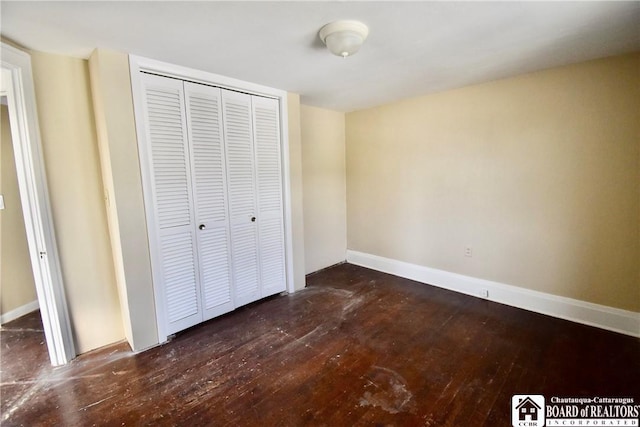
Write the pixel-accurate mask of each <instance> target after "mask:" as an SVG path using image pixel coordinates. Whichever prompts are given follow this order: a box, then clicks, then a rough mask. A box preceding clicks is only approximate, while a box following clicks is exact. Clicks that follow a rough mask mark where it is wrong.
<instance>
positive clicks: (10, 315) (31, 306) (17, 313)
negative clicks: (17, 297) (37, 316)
mask: <svg viewBox="0 0 640 427" xmlns="http://www.w3.org/2000/svg"><path fill="white" fill-rule="evenodd" d="M39 308H40V304H38V300H35V301H31V302H29V303H26V304H25V305H23V306H20V307H18V308H14V309H13V310H11V311H7V312H6V313H5V314H3V315H2V316H0V325H4V324H5V323H7V322H11V321H12V320H16V319H17V318H18V317H22V316H24V315H25V314H29V313H31V312H32V311H36V310H37V309H39Z"/></svg>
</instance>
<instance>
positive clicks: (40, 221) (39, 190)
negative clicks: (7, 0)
mask: <svg viewBox="0 0 640 427" xmlns="http://www.w3.org/2000/svg"><path fill="white" fill-rule="evenodd" d="M1 90H2V95H6V96H7V104H8V107H9V117H10V122H11V137H12V139H13V146H14V153H15V160H16V171H17V174H18V187H19V189H20V199H21V201H22V211H23V214H24V224H25V229H26V234H27V241H28V246H29V254H30V257H31V266H32V268H33V275H34V281H35V285H36V293H37V295H38V302H39V304H40V313H41V315H42V323H43V327H44V334H45V338H46V341H47V348H48V350H49V357H50V358H51V363H52V364H53V365H54V366H57V365H63V364H65V363H67V362H69V361H70V360H71V359H73V358H74V357H75V356H76V352H75V346H74V341H73V334H72V330H71V322H70V319H69V311H68V308H67V301H66V297H65V293H64V285H63V281H62V272H61V269H60V259H59V257H58V250H57V246H56V238H55V233H54V228H53V218H52V216H51V206H50V203H49V192H48V188H47V179H46V174H45V168H44V161H43V155H42V145H41V142H40V130H39V125H38V115H37V111H36V103H35V92H34V86H33V76H32V72H31V56H30V55H29V54H28V53H26V52H23V51H21V50H19V49H16V48H14V47H12V46H9V45H7V44H6V43H2V88H1Z"/></svg>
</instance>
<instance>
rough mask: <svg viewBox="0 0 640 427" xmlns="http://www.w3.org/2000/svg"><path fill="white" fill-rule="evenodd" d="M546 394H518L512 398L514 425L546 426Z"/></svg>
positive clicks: (514, 426)
mask: <svg viewBox="0 0 640 427" xmlns="http://www.w3.org/2000/svg"><path fill="white" fill-rule="evenodd" d="M544 421H545V419H544V396H542V395H537V394H529V395H527V394H516V395H514V396H513V397H512V398H511V424H512V425H513V427H544Z"/></svg>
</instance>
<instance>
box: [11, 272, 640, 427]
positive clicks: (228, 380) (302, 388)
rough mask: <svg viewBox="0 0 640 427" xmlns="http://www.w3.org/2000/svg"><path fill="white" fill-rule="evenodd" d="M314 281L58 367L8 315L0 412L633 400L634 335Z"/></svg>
mask: <svg viewBox="0 0 640 427" xmlns="http://www.w3.org/2000/svg"><path fill="white" fill-rule="evenodd" d="M307 282H308V285H309V287H308V288H307V289H305V290H303V291H301V292H298V293H296V294H294V295H289V296H277V297H273V298H270V299H267V300H264V301H261V302H258V303H255V304H253V305H251V306H249V307H245V308H241V309H239V310H236V311H235V312H233V313H231V314H228V315H226V316H223V317H221V318H218V319H214V320H211V321H209V322H207V323H204V324H202V325H199V326H197V327H194V328H192V329H190V330H188V331H185V332H183V333H181V334H178V336H177V337H176V338H175V339H174V340H172V341H171V342H169V343H167V344H165V345H163V346H160V347H156V348H154V349H151V350H148V351H146V352H144V353H141V354H135V355H134V354H132V353H131V352H130V351H129V349H128V346H127V345H126V344H124V343H121V344H117V345H114V346H110V347H106V348H103V349H100V350H97V351H94V352H91V353H88V354H85V355H82V356H80V357H78V358H77V359H75V360H74V361H73V362H72V363H70V364H69V365H67V366H64V367H61V368H51V367H49V366H48V364H47V359H46V354H45V356H44V359H43V358H42V357H41V356H35V355H34V354H33V351H34V350H33V348H38V349H39V350H38V351H41V352H44V351H46V350H45V347H44V345H43V344H41V343H42V336H41V335H40V338H37V337H36V338H35V339H34V340H33V344H27V343H26V341H25V343H23V344H19V343H18V341H17V340H16V338H17V336H18V335H20V334H21V333H19V332H16V329H19V327H18V326H16V324H15V322H20V319H19V320H18V321H15V322H14V323H12V324H9V325H6V327H5V328H3V330H2V337H1V339H2V354H1V356H2V362H1V363H2V364H1V368H2V372H1V375H2V378H1V388H0V392H1V394H2V396H1V406H0V408H1V410H2V415H1V420H2V425H7V426H18V425H24V426H41V425H51V426H90V425H109V426H132V425H133V426H138V425H179V426H200V425H212V426H244V425H246V426H305V425H315V426H354V425H385V426H387V425H393V426H413V425H421V426H481V425H486V426H509V425H510V424H511V423H510V416H511V415H510V400H511V396H512V395H513V394H544V395H546V396H553V395H556V396H594V395H598V396H630V397H635V398H636V401H639V400H640V388H639V386H638V384H640V363H639V360H640V340H638V339H635V338H632V337H627V336H623V335H619V334H615V333H611V332H606V331H602V330H599V329H595V328H591V327H587V326H583V325H577V324H574V323H570V322H566V321H562V320H558V319H553V318H549V317H545V316H542V315H538V314H534V313H530V312H526V311H523V310H518V309H515V308H511V307H507V306H503V305H500V304H495V303H491V302H488V301H484V300H481V299H477V298H472V297H468V296H464V295H460V294H456V293H453V292H449V291H445V290H441V289H438V288H434V287H431V286H426V285H423V284H419V283H416V282H412V281H409V280H405V279H401V278H398V277H394V276H390V275H386V274H382V273H378V272H375V271H371V270H367V269H364V268H361V267H356V266H353V265H348V264H343V265H340V266H336V267H333V268H330V269H327V270H324V271H322V272H320V273H316V274H313V275H311V276H309V277H308V278H307ZM29 328H30V329H37V327H35V328H34V327H33V325H32V326H28V327H27V328H26V329H29ZM22 335H27V336H23V337H22V339H23V340H28V339H30V337H29V336H28V335H29V334H28V333H22ZM32 335H33V334H32ZM31 338H33V337H31ZM36 342H37V343H40V344H37V343H36ZM34 346H35V347H34ZM41 355H42V354H41ZM43 360H44V362H43Z"/></svg>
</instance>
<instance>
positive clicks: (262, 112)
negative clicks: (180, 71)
mask: <svg viewBox="0 0 640 427" xmlns="http://www.w3.org/2000/svg"><path fill="white" fill-rule="evenodd" d="M252 109H253V120H254V135H255V147H256V149H255V156H256V175H257V188H258V197H257V202H258V218H259V253H260V277H261V284H262V296H263V297H265V296H268V295H273V294H275V293H278V292H282V291H284V290H285V289H286V275H285V252H284V225H283V224H284V223H283V221H284V211H283V206H282V169H281V152H280V147H281V145H280V118H279V111H280V110H279V104H278V101H277V100H275V99H270V98H263V97H259V96H254V97H253V102H252Z"/></svg>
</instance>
